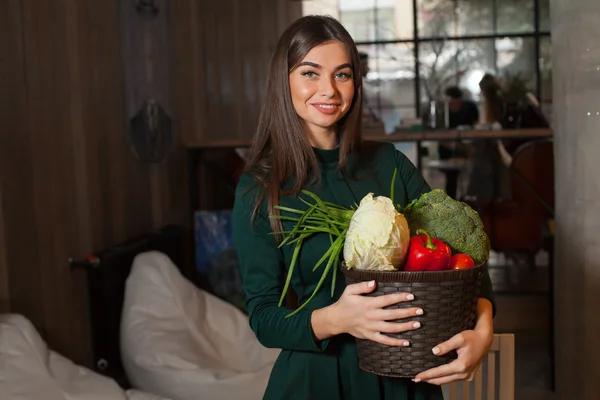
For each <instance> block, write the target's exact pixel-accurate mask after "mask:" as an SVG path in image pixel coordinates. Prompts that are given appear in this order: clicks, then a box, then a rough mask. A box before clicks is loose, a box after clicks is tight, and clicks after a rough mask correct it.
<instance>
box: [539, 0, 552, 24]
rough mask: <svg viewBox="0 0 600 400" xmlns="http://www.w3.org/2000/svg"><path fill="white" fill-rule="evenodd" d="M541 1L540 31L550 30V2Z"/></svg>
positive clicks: (548, 0)
mask: <svg viewBox="0 0 600 400" xmlns="http://www.w3.org/2000/svg"><path fill="white" fill-rule="evenodd" d="M539 1H540V31H549V30H550V0H539Z"/></svg>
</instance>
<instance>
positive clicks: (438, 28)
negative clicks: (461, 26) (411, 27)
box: [417, 0, 457, 37]
mask: <svg viewBox="0 0 600 400" xmlns="http://www.w3.org/2000/svg"><path fill="white" fill-rule="evenodd" d="M454 5H455V4H454V0H417V20H418V21H417V22H418V27H419V36H420V37H446V36H454V35H456V34H457V24H456V18H455V7H454Z"/></svg>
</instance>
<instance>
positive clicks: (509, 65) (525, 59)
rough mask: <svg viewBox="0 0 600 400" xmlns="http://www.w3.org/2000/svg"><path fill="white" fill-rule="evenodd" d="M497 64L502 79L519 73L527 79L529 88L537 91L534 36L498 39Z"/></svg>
mask: <svg viewBox="0 0 600 400" xmlns="http://www.w3.org/2000/svg"><path fill="white" fill-rule="evenodd" d="M496 49H497V51H498V56H497V60H496V66H497V69H498V72H499V74H500V77H501V79H502V80H506V79H507V78H508V77H512V78H515V77H516V76H517V75H518V76H519V77H520V78H521V79H524V80H525V81H526V84H527V88H528V89H529V90H530V91H531V92H532V93H535V92H536V87H535V86H536V79H535V77H536V62H535V41H534V40H533V38H503V39H496Z"/></svg>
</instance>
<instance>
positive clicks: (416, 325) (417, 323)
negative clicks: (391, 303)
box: [413, 321, 421, 328]
mask: <svg viewBox="0 0 600 400" xmlns="http://www.w3.org/2000/svg"><path fill="white" fill-rule="evenodd" d="M413 327H415V328H420V327H421V323H420V322H419V321H417V322H415V323H414V324H413Z"/></svg>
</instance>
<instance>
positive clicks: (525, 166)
mask: <svg viewBox="0 0 600 400" xmlns="http://www.w3.org/2000/svg"><path fill="white" fill-rule="evenodd" d="M553 151H554V149H553V142H552V140H547V139H543V140H535V141H531V142H527V143H525V144H523V145H522V146H520V147H519V148H518V149H517V151H516V152H515V154H514V155H513V159H512V163H511V165H510V167H509V168H510V172H511V173H510V189H511V198H510V199H501V200H495V201H492V202H490V203H488V204H485V205H484V206H483V210H482V211H483V212H482V220H483V224H484V227H485V231H486V233H487V234H488V236H489V238H490V242H491V245H492V249H493V250H495V251H498V252H507V253H510V252H514V253H524V254H527V255H528V256H529V257H530V261H531V260H532V259H533V258H534V257H535V254H536V253H537V252H538V251H539V250H540V249H541V248H542V239H543V235H542V229H543V226H544V223H546V222H547V220H548V219H549V218H552V217H553V213H554V154H553Z"/></svg>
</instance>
